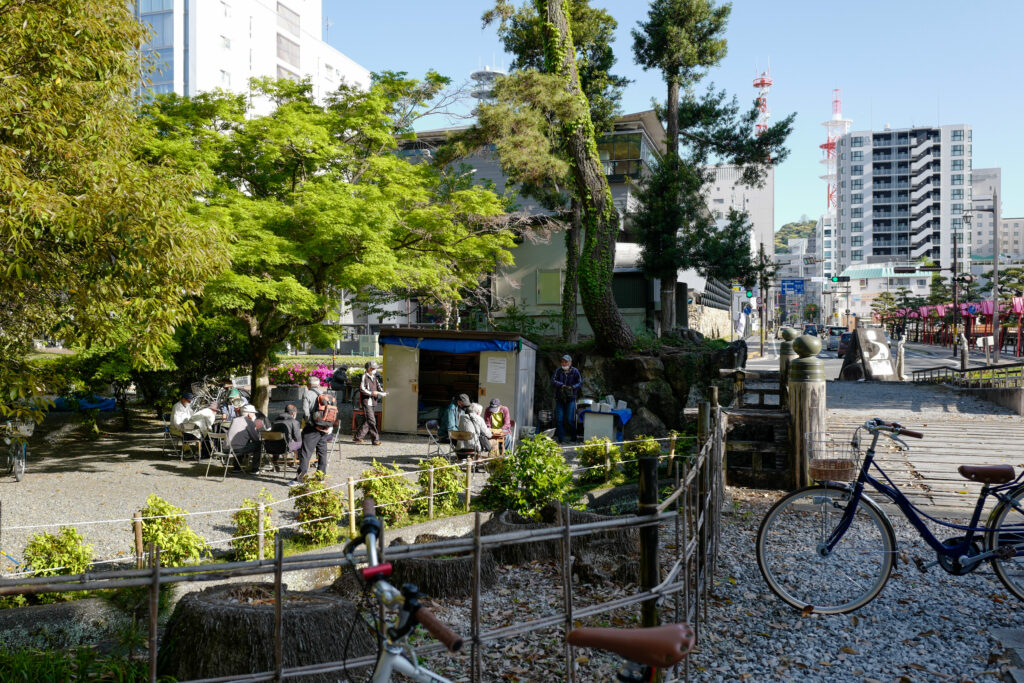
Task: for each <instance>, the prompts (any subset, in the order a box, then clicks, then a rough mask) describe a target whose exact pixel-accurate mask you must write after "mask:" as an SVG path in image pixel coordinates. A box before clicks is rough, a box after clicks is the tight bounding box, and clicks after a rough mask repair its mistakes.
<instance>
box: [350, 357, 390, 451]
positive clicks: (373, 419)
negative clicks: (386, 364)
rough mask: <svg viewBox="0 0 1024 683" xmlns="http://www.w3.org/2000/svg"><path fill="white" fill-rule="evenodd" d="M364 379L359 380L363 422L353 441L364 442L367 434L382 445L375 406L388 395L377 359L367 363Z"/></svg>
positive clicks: (376, 443) (375, 443) (374, 443)
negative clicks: (381, 379)
mask: <svg viewBox="0 0 1024 683" xmlns="http://www.w3.org/2000/svg"><path fill="white" fill-rule="evenodd" d="M364 367H365V372H363V379H362V380H361V381H360V382H359V406H360V408H361V409H362V411H363V423H362V424H361V425H359V429H358V430H356V433H355V436H353V437H352V441H354V442H355V443H363V442H364V441H365V439H366V437H367V436H369V437H370V439H371V441H372V443H373V445H374V446H379V445H380V432H379V431H378V430H377V414H376V413H375V412H374V406H376V405H377V399H380V398H384V397H385V396H387V392H385V391H384V387H383V386H382V385H381V383H380V378H379V377H378V376H377V361H375V360H371V361H369V362H367V363H366V365H365V366H364Z"/></svg>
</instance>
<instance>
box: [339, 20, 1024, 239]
mask: <svg viewBox="0 0 1024 683" xmlns="http://www.w3.org/2000/svg"><path fill="white" fill-rule="evenodd" d="M488 5H489V3H488V2H487V1H486V0H385V1H383V2H376V3H368V2H362V1H361V2H355V1H353V0H323V10H324V16H325V17H329V18H330V20H331V22H332V23H333V25H332V26H331V27H330V30H329V34H328V39H329V42H330V43H331V44H332V45H334V46H335V47H336V48H338V49H339V50H341V51H342V52H344V53H345V54H347V55H348V56H349V57H351V58H352V59H354V60H356V61H357V62H359V63H360V64H362V65H364V66H365V67H367V68H369V69H370V70H373V71H377V70H383V69H392V70H397V71H408V72H409V73H410V74H413V75H415V74H421V73H422V72H424V71H425V70H426V69H430V68H432V69H435V70H436V71H438V72H440V73H442V74H445V75H447V76H450V77H452V78H453V79H454V80H456V81H461V80H464V79H466V78H468V75H469V73H470V72H471V71H474V70H475V69H477V68H478V67H479V66H480V65H483V64H488V63H497V64H499V65H500V64H501V63H502V60H504V63H505V64H506V65H507V64H508V62H509V59H508V57H507V56H505V55H503V54H502V51H501V44H500V43H499V41H498V39H497V36H496V33H495V30H494V28H493V27H492V28H487V29H484V28H481V25H480V14H481V13H482V12H483V11H484V9H486V8H487V7H488ZM592 5H594V6H595V7H604V8H605V9H607V10H608V11H609V13H611V14H612V16H614V17H615V18H616V19H617V20H618V22H619V28H618V31H617V34H616V35H617V38H616V41H615V45H614V47H615V52H616V56H617V57H618V60H619V61H618V64H617V69H616V73H620V74H622V75H625V76H627V77H629V78H631V79H633V83H631V84H630V85H629V87H628V88H627V90H626V93H625V96H624V98H623V109H624V111H626V112H629V111H639V110H642V109H649V108H650V106H651V104H650V103H651V99H652V98H657V99H659V100H663V99H664V97H665V87H664V85H663V83H662V81H661V79H660V77H659V75H658V74H657V73H656V72H644V71H643V70H641V69H640V68H639V67H638V66H636V65H635V64H634V63H633V51H632V46H633V41H632V37H631V36H630V30H631V29H632V28H634V27H635V26H636V24H637V22H638V21H640V20H642V19H643V18H644V17H645V16H646V12H647V8H648V3H647V2H645V1H644V0H604V1H603V2H602V0H592ZM1022 25H1024V2H1020V0H976V1H975V2H972V3H963V2H955V1H953V0H931V1H926V0H896V1H893V0H887V1H882V0H862V1H861V2H858V3H847V4H840V3H828V2H823V1H822V0H736V1H735V2H733V10H732V16H731V18H730V21H729V28H728V32H727V34H726V37H727V39H728V42H729V53H728V56H727V57H726V58H725V59H724V60H723V62H722V64H721V65H720V66H719V67H717V68H715V69H713V70H712V71H711V72H710V73H709V75H708V77H707V78H706V79H705V80H706V81H709V82H710V81H713V82H714V83H715V85H716V86H717V87H718V88H724V89H726V90H727V91H728V92H730V93H732V94H735V95H737V96H738V97H739V98H740V99H741V101H752V100H753V98H754V96H755V90H754V88H753V87H752V81H753V79H754V76H755V74H756V70H757V69H764V68H765V67H766V66H768V65H769V63H770V65H771V75H772V78H773V79H774V81H775V85H774V87H773V88H772V91H771V93H770V94H769V97H768V102H769V107H770V108H771V111H772V115H773V118H775V119H776V120H777V119H778V118H781V117H783V116H785V115H787V114H789V113H793V112H795V113H796V114H797V118H796V125H795V128H794V131H793V134H792V135H791V136H790V139H789V148H790V156H789V158H788V159H787V160H786V161H785V162H783V163H782V164H781V165H780V166H779V167H778V168H777V169H776V175H775V221H776V228H778V227H779V226H781V225H782V224H783V223H787V222H789V221H792V220H797V219H799V218H800V217H801V216H802V215H804V214H806V215H807V216H809V217H812V218H814V217H817V216H818V215H819V214H820V213H821V212H822V211H823V210H824V208H825V182H824V181H823V180H821V179H819V177H818V176H819V175H821V173H822V172H823V166H822V165H821V164H820V163H819V160H820V159H821V150H820V149H819V148H818V145H819V144H821V142H823V141H824V136H825V129H824V128H823V127H822V126H821V122H822V121H824V120H825V119H827V118H829V116H831V99H832V89H833V88H841V90H842V98H843V114H844V116H845V117H846V118H849V119H852V120H853V129H854V130H864V129H872V128H875V129H880V128H882V127H883V126H884V125H885V124H886V123H888V124H890V125H891V126H892V127H893V128H902V127H907V126H912V125H935V124H936V123H942V124H954V123H967V124H969V125H971V126H973V128H974V150H973V151H974V167H975V168H987V167H990V166H999V167H1001V168H1002V169H1003V176H1002V177H1003V215H1004V216H1024V197H1021V195H1020V193H1019V192H1017V189H1018V188H1020V187H1021V186H1022V184H1024V136H1022V135H1021V133H1020V130H1019V124H1018V123H1017V122H1018V121H1019V120H1020V119H1021V118H1022V112H1024V88H1021V87H1020V85H1019V84H1018V83H1019V82H1018V81H1016V80H1014V74H1018V73H1019V70H1020V69H1021V64H1022V62H1024V59H1022V57H1024V50H1022V38H1021V35H1020V30H1021V26H1022ZM435 125H444V123H443V122H436V123H435Z"/></svg>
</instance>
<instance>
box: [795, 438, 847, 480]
mask: <svg viewBox="0 0 1024 683" xmlns="http://www.w3.org/2000/svg"><path fill="white" fill-rule="evenodd" d="M805 436H806V441H805V443H806V444H807V472H808V474H810V476H811V479H814V480H815V481H852V480H853V479H856V478H857V473H858V472H859V471H860V458H861V454H860V451H859V450H856V449H854V448H853V446H852V445H850V443H849V442H843V441H839V442H837V441H836V440H835V438H834V437H833V436H832V435H831V434H823V433H813V434H806V435H805Z"/></svg>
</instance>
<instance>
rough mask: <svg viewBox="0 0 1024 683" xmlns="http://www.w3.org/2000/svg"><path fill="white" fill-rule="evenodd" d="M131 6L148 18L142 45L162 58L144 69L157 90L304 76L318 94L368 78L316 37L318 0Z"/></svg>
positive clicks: (149, 0)
mask: <svg viewBox="0 0 1024 683" xmlns="http://www.w3.org/2000/svg"><path fill="white" fill-rule="evenodd" d="M135 11H136V16H138V18H139V20H140V21H142V22H144V23H146V24H149V25H150V26H152V36H151V37H150V40H149V42H148V43H146V45H144V46H143V51H144V52H146V53H151V54H152V53H157V54H158V57H157V58H156V61H157V62H158V63H160V64H161V65H162V66H161V67H159V68H158V69H157V70H156V71H155V72H154V73H153V74H151V76H150V80H151V81H152V85H151V86H149V87H150V89H152V91H153V92H155V93H168V92H176V93H178V94H179V95H188V96H192V95H196V94H197V93H200V92H204V91H209V90H213V89H215V88H222V89H224V90H231V91H234V92H245V91H246V90H247V88H248V84H249V79H250V78H255V77H261V76H270V77H272V78H293V79H299V78H304V77H307V76H308V77H309V78H310V80H311V82H312V84H313V92H314V95H315V97H316V98H317V99H320V98H322V97H323V96H324V95H326V94H327V93H329V92H331V91H333V90H335V89H336V88H337V87H338V85H339V84H340V83H341V81H342V79H344V80H345V82H347V83H349V84H351V85H359V86H361V87H364V88H366V87H369V84H370V72H369V71H368V70H367V69H365V68H363V67H362V66H360V65H359V64H356V63H355V62H354V61H352V60H351V59H349V58H348V57H346V56H345V55H343V54H342V53H341V52H339V51H337V50H335V49H334V48H333V47H331V46H330V45H328V44H327V43H325V42H324V41H323V40H321V38H320V36H321V27H322V22H323V13H322V7H321V0H284V1H283V2H275V0H136V4H135ZM267 106H269V104H268V105H267Z"/></svg>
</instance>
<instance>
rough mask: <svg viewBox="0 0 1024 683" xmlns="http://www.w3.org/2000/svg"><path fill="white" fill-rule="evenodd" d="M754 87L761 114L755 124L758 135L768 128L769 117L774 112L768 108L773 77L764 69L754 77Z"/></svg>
mask: <svg viewBox="0 0 1024 683" xmlns="http://www.w3.org/2000/svg"><path fill="white" fill-rule="evenodd" d="M754 87H755V88H757V110H758V111H759V112H761V113H760V115H759V116H758V117H757V123H756V124H754V132H755V133H756V134H757V135H760V134H761V133H763V132H765V131H766V130H768V119H769V118H770V117H771V115H772V113H771V112H770V111H769V110H768V91H769V90H771V88H772V77H771V76H769V75H768V72H767V71H762V72H761V73H760V74H758V75H757V77H756V78H755V79H754Z"/></svg>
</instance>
